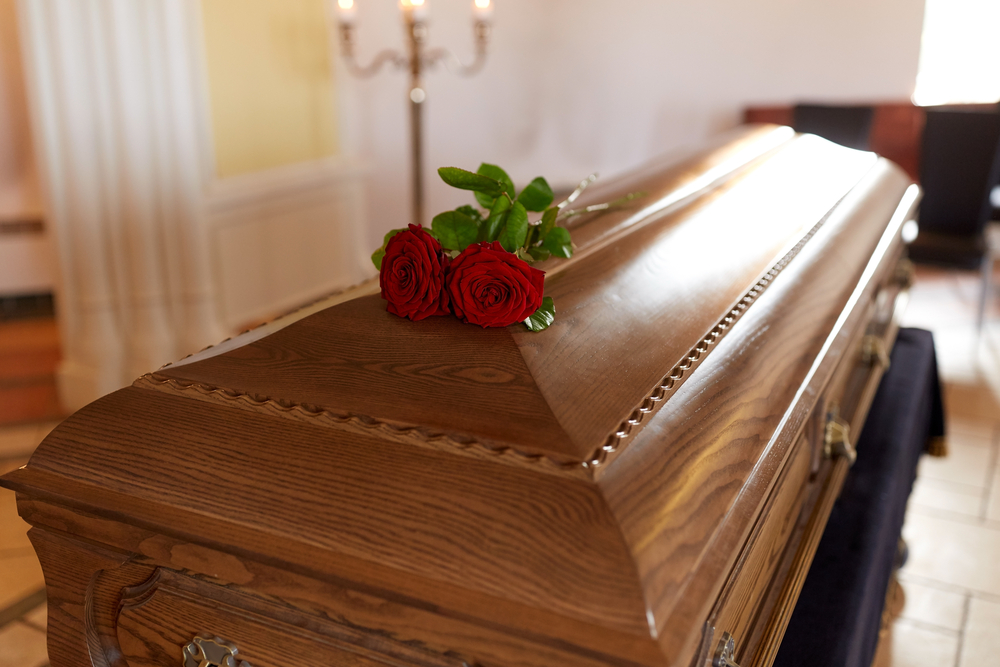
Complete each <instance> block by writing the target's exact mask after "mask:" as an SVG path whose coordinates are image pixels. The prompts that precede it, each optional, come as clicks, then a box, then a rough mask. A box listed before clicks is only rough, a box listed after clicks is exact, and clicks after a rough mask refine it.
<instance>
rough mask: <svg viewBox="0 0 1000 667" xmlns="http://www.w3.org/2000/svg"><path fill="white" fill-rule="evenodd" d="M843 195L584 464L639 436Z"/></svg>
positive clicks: (595, 463) (594, 464) (593, 464)
mask: <svg viewBox="0 0 1000 667" xmlns="http://www.w3.org/2000/svg"><path fill="white" fill-rule="evenodd" d="M841 201H843V198H841V199H840V200H838V201H837V203H836V204H834V206H833V207H832V208H831V209H830V210H829V211H828V212H827V213H826V215H824V216H823V217H822V218H821V219H820V221H819V222H817V223H816V224H815V225H813V227H812V228H811V229H810V230H809V231H808V232H806V234H805V235H804V236H803V237H802V238H801V239H799V241H798V243H796V244H795V245H794V246H792V247H791V249H789V251H788V252H786V253H785V254H784V255H783V256H782V257H781V259H779V260H778V261H777V262H776V263H775V264H774V266H772V267H771V268H770V270H768V272H767V273H765V274H764V275H763V276H761V277H760V279H759V280H758V281H757V282H756V283H754V284H753V286H752V287H750V289H749V290H747V292H746V293H745V294H744V295H743V296H742V297H741V298H740V300H739V301H737V302H736V305H735V306H733V307H732V309H730V310H729V312H727V313H726V314H725V315H724V316H723V317H722V319H720V320H719V321H718V322H717V323H716V324H715V326H714V327H712V329H711V330H710V331H709V332H708V333H707V334H706V335H705V337H704V338H702V339H701V340H700V341H699V342H698V343H697V344H696V345H695V346H694V347H692V348H691V349H690V350H689V351H688V353H687V354H686V355H685V356H684V359H683V360H682V361H681V362H680V363H678V364H677V365H676V366H674V367H673V368H672V369H671V370H670V372H669V373H667V375H666V376H664V378H663V379H662V380H661V381H660V382H659V383H658V384H657V385H656V386H655V387H653V390H652V391H650V392H649V393H648V394H647V395H646V398H645V399H644V400H643V402H642V403H640V404H639V406H638V407H637V408H635V409H634V410H632V412H631V413H630V414H629V416H628V417H626V418H625V419H623V420H622V422H621V423H620V424H619V425H618V428H617V429H615V431H614V432H612V433H611V434H610V435H609V436H608V437H607V439H606V440H605V442H604V444H603V445H601V447H599V448H598V449H597V450H596V451H594V452H593V453H592V454H591V455H590V456H589V457H587V460H586V461H585V462H584V464H583V465H584V466H586V467H588V468H590V469H591V470H595V469H597V468H599V467H600V466H602V465H604V464H605V463H606V462H607V460H608V457H609V456H611V455H613V454H616V453H618V452H620V451H621V450H622V449H623V446H624V444H625V442H626V440H627V439H628V438H629V437H630V436H632V435H635V433H636V432H637V431H638V429H636V427H637V426H639V425H640V424H641V423H642V422H643V420H644V419H645V418H646V416H647V415H650V414H652V413H654V412H656V411H657V410H659V408H660V407H662V406H663V403H664V402H665V401H666V399H667V397H668V396H667V395H668V393H669V392H671V391H673V390H675V389H677V388H679V387H680V384H681V382H682V381H683V380H684V378H685V377H687V376H688V375H690V371H691V370H692V369H693V368H694V367H695V366H696V365H698V363H699V362H700V361H701V360H703V359H704V358H705V357H706V356H708V353H709V351H710V350H711V348H712V347H713V346H714V345H716V344H718V342H719V341H720V340H722V338H723V337H725V335H726V333H727V332H728V331H729V330H731V329H732V328H733V325H734V324H736V321H737V320H738V319H739V318H740V316H742V315H743V313H745V312H746V311H747V308H749V307H750V304H752V303H753V302H754V301H756V300H757V298H758V297H759V296H760V295H761V294H763V293H764V290H766V289H767V287H768V286H769V285H770V284H771V283H772V282H773V281H774V279H775V278H777V277H778V274H779V273H781V272H782V270H784V268H785V267H787V266H788V264H789V263H790V262H791V261H792V260H793V259H795V257H796V256H797V255H798V254H799V252H801V251H802V248H803V247H805V245H806V243H808V242H809V239H811V238H812V237H813V236H815V235H816V232H818V231H819V230H820V228H821V227H822V226H823V225H824V224H825V223H826V221H827V220H828V219H829V217H830V215H832V214H833V211H835V210H836V209H837V206H839V205H840V202H841Z"/></svg>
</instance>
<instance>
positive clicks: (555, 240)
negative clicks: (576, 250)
mask: <svg viewBox="0 0 1000 667" xmlns="http://www.w3.org/2000/svg"><path fill="white" fill-rule="evenodd" d="M542 247H544V248H545V249H546V250H548V251H549V252H551V253H552V254H553V255H555V256H556V257H572V256H573V240H572V239H571V238H570V236H569V232H568V231H567V230H566V228H565V227H553V228H552V231H551V232H549V235H548V236H546V237H545V240H544V241H542Z"/></svg>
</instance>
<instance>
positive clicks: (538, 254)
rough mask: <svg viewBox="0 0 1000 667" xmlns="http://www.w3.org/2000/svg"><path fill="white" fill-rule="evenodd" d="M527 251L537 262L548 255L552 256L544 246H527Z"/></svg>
mask: <svg viewBox="0 0 1000 667" xmlns="http://www.w3.org/2000/svg"><path fill="white" fill-rule="evenodd" d="M528 253H529V254H530V255H531V256H532V257H534V258H535V260H536V261H539V262H541V261H542V260H545V259H548V258H549V257H551V256H552V253H551V252H549V251H548V250H547V249H546V248H541V247H539V246H535V247H534V248H528Z"/></svg>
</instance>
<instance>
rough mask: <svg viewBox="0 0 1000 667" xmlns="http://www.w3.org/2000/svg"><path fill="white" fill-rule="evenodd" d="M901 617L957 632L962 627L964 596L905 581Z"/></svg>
mask: <svg viewBox="0 0 1000 667" xmlns="http://www.w3.org/2000/svg"><path fill="white" fill-rule="evenodd" d="M901 585H902V587H903V592H904V593H905V595H906V604H905V605H904V606H903V613H902V615H901V618H905V619H907V620H909V621H917V622H919V623H922V624H927V625H933V626H936V627H940V628H943V629H947V630H953V631H955V632H958V631H959V630H961V629H962V620H963V616H964V614H965V600H966V596H965V595H962V594H960V593H953V592H950V591H943V590H940V589H938V588H932V587H930V586H925V585H923V584H918V583H915V582H912V581H907V582H905V583H902V584H901Z"/></svg>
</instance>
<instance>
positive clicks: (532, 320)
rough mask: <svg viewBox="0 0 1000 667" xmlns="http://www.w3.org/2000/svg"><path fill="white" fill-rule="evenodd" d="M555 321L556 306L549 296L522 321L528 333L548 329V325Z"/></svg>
mask: <svg viewBox="0 0 1000 667" xmlns="http://www.w3.org/2000/svg"><path fill="white" fill-rule="evenodd" d="M555 321H556V304H555V302H554V301H553V300H552V297H551V296H547V297H545V298H544V299H542V305H541V306H539V307H538V310H536V311H535V312H533V313H532V314H531V315H530V316H529V317H528V319H526V320H525V321H524V326H526V327H528V330H529V331H541V330H542V329H548V328H549V325H550V324H552V323H553V322H555Z"/></svg>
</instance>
